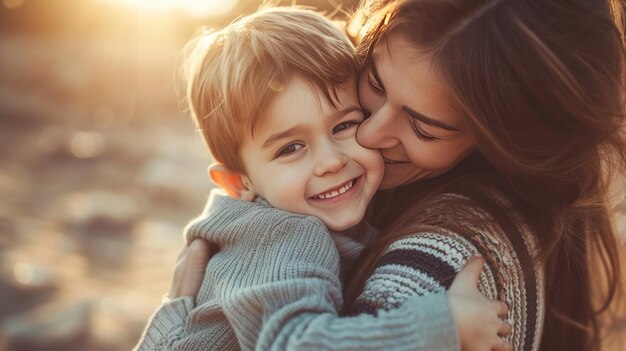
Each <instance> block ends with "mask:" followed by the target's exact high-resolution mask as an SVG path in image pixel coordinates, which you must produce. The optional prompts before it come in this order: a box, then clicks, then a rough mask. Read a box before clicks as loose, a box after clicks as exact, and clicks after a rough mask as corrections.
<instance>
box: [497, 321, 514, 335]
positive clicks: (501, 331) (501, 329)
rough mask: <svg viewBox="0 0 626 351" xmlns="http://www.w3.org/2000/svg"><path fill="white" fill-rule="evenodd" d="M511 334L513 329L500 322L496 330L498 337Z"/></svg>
mask: <svg viewBox="0 0 626 351" xmlns="http://www.w3.org/2000/svg"><path fill="white" fill-rule="evenodd" d="M511 333H513V327H512V326H511V325H510V324H509V323H507V322H505V321H502V323H501V324H500V327H499V328H498V336H501V337H505V336H509V335H511Z"/></svg>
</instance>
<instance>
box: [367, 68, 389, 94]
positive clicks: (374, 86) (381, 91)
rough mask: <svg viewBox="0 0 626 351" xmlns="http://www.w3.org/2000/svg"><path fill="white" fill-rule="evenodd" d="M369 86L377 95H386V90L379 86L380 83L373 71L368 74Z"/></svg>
mask: <svg viewBox="0 0 626 351" xmlns="http://www.w3.org/2000/svg"><path fill="white" fill-rule="evenodd" d="M367 85H369V87H370V89H372V91H373V92H374V93H375V94H377V95H385V89H383V87H381V86H380V84H378V81H377V80H376V78H375V77H374V76H373V74H372V70H369V71H368V73H367Z"/></svg>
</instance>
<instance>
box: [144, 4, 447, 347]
mask: <svg viewBox="0 0 626 351" xmlns="http://www.w3.org/2000/svg"><path fill="white" fill-rule="evenodd" d="M190 47H191V48H192V51H191V53H190V54H189V59H188V62H187V65H186V66H185V68H186V70H185V78H186V81H187V83H188V89H187V96H188V99H189V104H190V106H191V111H192V114H193V116H194V117H195V119H196V122H197V124H198V126H199V127H200V129H201V131H202V134H203V136H204V139H205V140H206V142H207V144H208V146H209V148H210V150H211V152H212V154H213V156H214V159H215V160H216V161H217V162H218V163H217V164H216V165H213V166H211V167H210V168H209V176H210V177H211V179H212V180H213V181H214V182H215V183H216V184H217V185H219V186H220V187H221V188H222V189H223V190H225V192H226V193H227V194H228V196H226V195H225V194H223V193H222V192H217V191H213V192H212V193H211V197H210V199H209V202H208V204H207V206H206V208H205V210H204V212H203V213H202V215H201V216H200V217H199V218H197V219H196V220H194V221H193V222H191V223H190V224H189V225H188V226H187V228H186V238H187V240H188V241H191V240H193V239H195V238H203V239H207V240H208V241H210V242H212V243H215V244H217V245H218V246H219V247H220V252H219V253H217V254H216V255H215V256H214V257H212V259H211V260H210V262H209V264H208V266H207V269H206V275H205V279H204V282H203V285H202V287H201V289H200V292H199V294H198V296H197V298H196V300H195V303H194V301H193V299H192V298H180V299H175V300H172V301H170V302H168V303H166V304H164V305H163V306H162V307H161V308H160V309H159V310H158V311H157V313H156V314H155V315H154V316H153V317H152V320H151V322H150V324H149V325H148V327H147V328H146V331H145V332H144V335H143V337H142V340H141V341H140V343H139V345H138V346H137V347H136V349H139V350H161V349H176V350H206V349H216V350H235V349H239V348H242V349H254V348H257V349H262V350H263V349H267V348H275V347H277V348H280V347H281V346H280V345H281V343H282V342H283V341H284V340H282V341H281V338H283V337H284V336H285V335H293V333H298V332H299V330H301V329H300V328H302V327H303V326H304V325H308V323H310V322H311V323H312V319H307V318H310V316H299V315H298V314H297V311H302V310H303V309H304V310H306V311H308V312H316V313H320V314H327V315H331V316H332V315H334V316H336V314H337V311H338V310H340V308H341V304H342V300H341V284H340V281H339V278H338V273H339V258H340V257H339V253H338V251H337V247H336V246H335V242H334V241H333V238H331V235H329V232H328V230H330V231H332V232H341V231H345V230H347V229H350V228H354V227H355V226H357V225H359V224H360V223H362V219H363V216H364V213H365V210H366V208H367V205H368V203H369V201H370V200H371V198H372V196H373V195H374V193H375V192H376V190H377V189H378V186H379V184H380V181H381V179H382V172H383V168H384V165H383V161H382V158H381V156H380V154H379V153H378V152H377V151H375V150H370V149H365V148H363V147H361V146H360V145H359V144H358V143H357V141H356V130H357V127H358V125H359V124H360V123H361V122H362V121H363V119H364V115H363V111H362V110H361V108H360V106H359V101H358V98H357V91H356V74H357V62H356V58H355V54H354V48H353V47H352V45H351V44H350V43H349V41H348V40H347V39H346V38H345V37H344V35H343V34H342V33H341V32H340V31H339V30H338V29H337V28H335V27H334V26H333V25H332V24H331V23H330V22H329V21H328V20H327V19H325V18H324V17H322V16H320V15H318V14H315V13H314V12H311V11H307V10H302V9H294V8H289V9H284V8H275V9H267V10H261V11H259V12H257V13H256V14H254V15H251V16H248V17H244V18H242V19H240V20H238V21H236V22H234V23H232V24H231V25H229V26H227V27H226V28H224V29H223V30H221V31H218V32H214V33H210V34H205V35H201V36H200V37H198V38H197V39H195V40H194V41H193V42H192V43H190ZM242 200H244V201H242ZM358 228H359V229H361V228H362V227H358ZM333 236H334V239H335V240H336V242H337V245H338V247H339V252H341V253H342V255H341V256H342V269H344V268H345V266H346V265H348V264H349V263H350V262H349V261H351V258H355V257H356V256H357V255H358V253H359V251H360V248H361V247H362V244H361V243H360V242H359V241H357V240H351V238H350V237H347V236H340V235H338V234H333ZM367 237H368V235H367V234H366V233H364V232H360V236H359V238H365V239H363V240H367ZM250 287H255V289H254V290H252V289H249V288H250ZM423 312H424V311H412V313H411V317H407V316H403V317H402V318H396V317H394V316H393V313H390V314H388V315H387V316H391V317H387V319H386V320H385V317H379V318H376V317H373V316H366V317H363V322H362V324H360V326H362V327H363V328H373V329H375V330H377V331H378V333H376V334H378V335H382V336H375V335H374V334H373V335H372V336H370V337H366V336H363V337H362V339H361V340H360V341H359V339H358V338H357V339H353V340H352V341H351V342H350V343H348V344H346V346H350V347H351V348H357V349H358V348H360V345H361V346H362V347H369V348H372V347H378V348H383V349H384V348H393V347H394V346H395V347H398V346H401V347H403V348H405V349H412V348H418V346H420V345H421V346H423V345H424V342H423V341H424V340H422V339H423V338H427V336H426V334H425V333H426V332H423V331H422V329H427V328H424V325H427V324H428V323H429V322H430V321H428V320H427V318H428V317H427V316H426V315H424V313H423ZM404 314H405V315H406V314H407V313H404ZM357 325H358V322H357ZM262 326H263V330H264V332H263V333H260V331H261V327H262ZM348 329H350V328H348ZM444 329H445V330H438V331H437V333H435V334H432V337H433V338H436V337H441V336H442V335H447V336H448V337H449V338H450V340H456V339H455V338H456V334H455V333H456V330H455V327H454V324H453V323H450V325H449V328H444ZM352 330H355V328H352ZM407 331H411V333H410V335H408V334H407ZM431 332H432V330H431ZM362 333H363V332H362V331H358V332H357V334H362ZM422 337H423V338H422ZM428 337H431V336H430V335H429V336H428ZM355 340H356V341H355ZM449 344H454V345H456V344H455V343H454V342H451V343H449ZM336 346H338V345H336ZM412 346H414V347H412ZM283 347H284V344H283ZM312 347H313V348H315V346H312Z"/></svg>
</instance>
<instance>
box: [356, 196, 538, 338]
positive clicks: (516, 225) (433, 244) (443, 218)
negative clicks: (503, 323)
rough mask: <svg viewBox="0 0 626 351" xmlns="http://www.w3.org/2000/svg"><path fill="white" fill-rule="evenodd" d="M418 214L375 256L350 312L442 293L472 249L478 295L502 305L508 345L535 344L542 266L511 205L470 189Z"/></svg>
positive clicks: (441, 198)
mask: <svg viewBox="0 0 626 351" xmlns="http://www.w3.org/2000/svg"><path fill="white" fill-rule="evenodd" d="M425 211H426V214H425V215H424V216H420V217H419V219H416V222H419V223H414V225H413V226H408V227H407V228H413V230H409V231H406V232H405V233H406V234H403V235H399V236H397V238H396V239H395V240H393V241H392V242H391V244H390V245H389V246H388V247H387V249H386V251H385V252H384V253H383V255H382V256H381V257H380V258H379V260H378V261H377V264H376V268H375V270H374V272H373V274H372V275H371V277H370V278H369V280H368V281H367V283H366V286H365V290H364V292H363V294H362V295H361V297H360V298H359V299H358V300H357V302H358V303H357V306H358V309H359V310H360V311H361V312H370V313H373V312H375V310H378V309H381V308H382V309H389V308H394V307H398V306H399V305H400V304H401V303H403V302H404V301H405V300H406V299H407V298H408V297H410V296H414V295H425V294H429V293H433V292H443V291H445V290H447V289H448V288H449V287H450V285H451V283H452V281H453V279H454V277H455V276H456V273H457V272H458V271H459V270H460V268H461V267H462V266H463V264H464V263H465V262H466V260H467V259H468V258H469V257H470V256H472V255H474V254H477V253H478V254H480V255H482V256H483V257H484V259H485V266H484V269H483V272H482V274H481V277H480V284H479V288H480V290H481V292H482V293H483V294H485V295H486V296H487V297H489V298H493V299H498V300H501V301H505V302H506V303H507V304H509V307H510V312H509V320H510V321H511V322H512V325H514V328H515V332H514V335H513V338H514V339H516V340H513V341H514V344H515V345H517V346H520V345H524V347H523V348H522V349H526V348H527V347H528V346H529V345H532V344H535V343H536V340H538V337H537V336H538V335H540V331H541V328H542V320H543V314H544V307H543V306H544V301H543V299H544V296H543V295H544V292H543V291H544V288H543V271H542V268H541V267H540V266H538V265H536V264H535V259H534V258H535V256H536V254H537V250H536V249H537V246H536V238H535V234H534V233H533V232H532V231H531V230H530V228H529V226H528V225H527V223H526V221H525V219H524V218H523V217H522V215H521V214H520V212H519V211H517V210H516V208H515V206H514V205H513V202H512V201H510V199H509V198H508V197H506V196H504V195H503V194H502V193H501V192H498V191H496V190H493V189H490V188H488V187H485V188H472V189H469V191H458V192H457V191H455V192H447V193H442V194H440V195H438V196H436V197H433V198H432V199H431V200H430V201H429V202H428V206H427V208H426V209H425ZM522 339H526V340H522Z"/></svg>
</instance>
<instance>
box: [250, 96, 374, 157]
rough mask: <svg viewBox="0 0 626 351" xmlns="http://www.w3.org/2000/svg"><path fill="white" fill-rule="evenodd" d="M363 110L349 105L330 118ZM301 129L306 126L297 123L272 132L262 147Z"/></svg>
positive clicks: (337, 117) (333, 118)
mask: <svg viewBox="0 0 626 351" xmlns="http://www.w3.org/2000/svg"><path fill="white" fill-rule="evenodd" d="M362 110H363V109H362V108H361V106H358V105H351V106H348V107H346V108H344V109H341V110H338V111H336V112H334V113H333V114H331V115H330V116H329V117H328V118H329V119H331V120H333V121H334V120H337V119H340V118H342V117H343V116H345V115H347V114H348V113H350V112H354V111H362ZM301 129H304V127H303V126H301V125H297V126H294V127H291V128H289V129H286V130H283V131H281V132H278V133H276V134H272V135H271V136H270V137H269V138H267V140H265V142H264V143H263V145H262V146H261V148H266V147H268V146H270V145H271V144H274V143H275V142H276V141H277V140H280V139H283V138H286V137H289V136H291V135H293V134H297V133H298V132H300V130H301Z"/></svg>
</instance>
